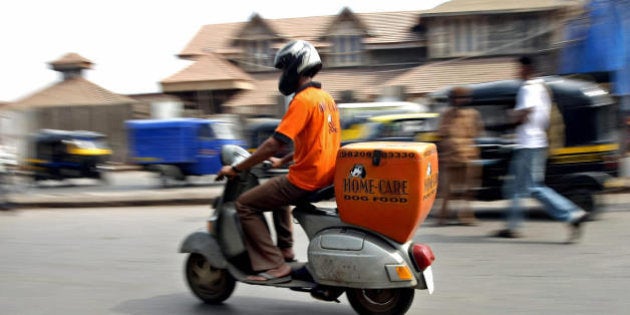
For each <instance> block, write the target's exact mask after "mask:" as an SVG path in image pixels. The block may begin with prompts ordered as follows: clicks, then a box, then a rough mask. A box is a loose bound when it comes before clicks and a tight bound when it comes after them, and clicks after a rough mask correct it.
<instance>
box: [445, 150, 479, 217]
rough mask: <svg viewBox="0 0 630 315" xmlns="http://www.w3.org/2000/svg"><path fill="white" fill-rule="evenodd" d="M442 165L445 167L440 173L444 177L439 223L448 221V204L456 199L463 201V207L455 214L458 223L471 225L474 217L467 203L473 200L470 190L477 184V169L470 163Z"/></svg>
mask: <svg viewBox="0 0 630 315" xmlns="http://www.w3.org/2000/svg"><path fill="white" fill-rule="evenodd" d="M444 164H446V165H444V169H443V171H442V173H441V174H443V175H444V182H443V184H444V185H443V187H442V189H443V190H442V208H441V211H440V214H439V223H440V224H444V223H446V220H448V218H449V212H450V208H449V203H450V201H452V200H454V199H456V197H458V198H457V199H460V200H463V201H464V205H463V207H462V208H461V209H458V210H457V212H456V214H457V217H458V219H459V221H460V222H461V223H473V222H474V220H475V215H474V212H473V211H472V208H471V207H470V203H469V202H470V201H471V200H472V199H473V191H472V188H474V187H475V186H476V185H477V184H478V177H479V174H478V173H479V167H478V166H475V165H472V164H471V163H461V162H448V163H444Z"/></svg>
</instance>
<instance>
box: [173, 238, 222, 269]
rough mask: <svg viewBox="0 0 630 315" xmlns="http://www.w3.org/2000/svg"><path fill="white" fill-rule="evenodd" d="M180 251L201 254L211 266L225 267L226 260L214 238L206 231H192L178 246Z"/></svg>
mask: <svg viewBox="0 0 630 315" xmlns="http://www.w3.org/2000/svg"><path fill="white" fill-rule="evenodd" d="M179 252H180V253H197V254H201V255H203V256H204V257H206V259H208V261H209V262H210V264H211V265H212V266H213V267H216V268H221V269H225V268H227V260H226V259H225V256H223V253H222V252H221V248H220V247H219V243H218V242H217V240H216V238H214V236H212V235H211V234H210V233H208V232H206V231H197V232H194V233H192V234H190V235H188V237H186V239H185V240H184V241H183V242H182V245H181V246H180V248H179Z"/></svg>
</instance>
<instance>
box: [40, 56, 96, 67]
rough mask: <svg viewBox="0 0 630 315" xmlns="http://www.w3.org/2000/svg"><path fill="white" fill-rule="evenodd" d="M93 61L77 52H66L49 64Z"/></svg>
mask: <svg viewBox="0 0 630 315" xmlns="http://www.w3.org/2000/svg"><path fill="white" fill-rule="evenodd" d="M92 63H93V62H92V61H90V60H89V59H87V58H84V57H83V56H81V55H79V54H77V53H67V54H65V55H63V56H62V57H61V58H59V59H57V60H55V61H51V62H50V64H51V65H52V66H61V65H69V64H90V65H91V64H92Z"/></svg>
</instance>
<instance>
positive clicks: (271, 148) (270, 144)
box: [216, 137, 285, 180]
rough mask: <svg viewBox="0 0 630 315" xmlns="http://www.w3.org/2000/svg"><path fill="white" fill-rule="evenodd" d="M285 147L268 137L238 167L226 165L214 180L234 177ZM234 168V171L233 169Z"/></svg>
mask: <svg viewBox="0 0 630 315" xmlns="http://www.w3.org/2000/svg"><path fill="white" fill-rule="evenodd" d="M284 146H285V144H284V143H282V142H281V141H279V140H278V139H276V138H274V137H269V138H267V140H265V142H263V143H261V144H260V145H259V146H258V148H257V149H256V151H254V153H252V155H250V156H249V157H248V158H246V159H245V160H243V161H242V162H240V163H238V165H226V166H223V167H222V168H221V170H220V171H219V173H218V174H217V177H216V180H222V179H223V177H225V176H228V177H233V176H236V174H237V170H238V171H242V170H246V169H249V168H251V167H252V166H254V165H256V164H258V163H261V162H263V161H265V160H267V159H269V158H270V157H271V156H273V155H274V154H275V153H276V152H278V151H279V150H281V149H282V148H283V147H284ZM234 168H236V170H235V169H234Z"/></svg>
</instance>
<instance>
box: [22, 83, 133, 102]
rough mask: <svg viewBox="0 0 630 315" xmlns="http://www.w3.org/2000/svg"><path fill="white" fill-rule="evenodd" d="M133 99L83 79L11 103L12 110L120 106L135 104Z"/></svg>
mask: <svg viewBox="0 0 630 315" xmlns="http://www.w3.org/2000/svg"><path fill="white" fill-rule="evenodd" d="M135 102H136V101H134V100H133V99H132V98H129V97H127V96H124V95H120V94H116V93H113V92H111V91H108V90H106V89H104V88H102V87H100V86H98V85H96V84H94V83H92V82H90V81H88V80H86V79H84V78H82V77H76V78H73V79H68V80H64V81H61V82H59V83H56V84H54V85H52V86H50V87H48V88H45V89H43V90H41V91H39V92H36V93H34V94H32V95H30V96H27V97H25V98H23V99H21V100H18V101H16V102H14V103H11V104H10V106H11V107H12V108H36V107H59V106H73V105H90V106H91V105H97V106H98V105H118V104H131V103H135Z"/></svg>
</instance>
